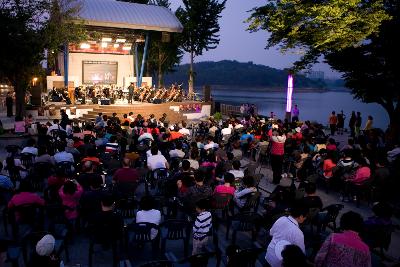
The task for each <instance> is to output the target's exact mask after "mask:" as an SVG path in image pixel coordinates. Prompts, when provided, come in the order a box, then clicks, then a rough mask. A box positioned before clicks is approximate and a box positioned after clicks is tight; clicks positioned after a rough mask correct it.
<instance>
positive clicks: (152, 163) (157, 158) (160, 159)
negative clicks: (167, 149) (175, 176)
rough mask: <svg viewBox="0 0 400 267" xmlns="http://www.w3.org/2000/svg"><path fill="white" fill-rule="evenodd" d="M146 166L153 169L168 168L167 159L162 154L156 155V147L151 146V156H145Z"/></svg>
mask: <svg viewBox="0 0 400 267" xmlns="http://www.w3.org/2000/svg"><path fill="white" fill-rule="evenodd" d="M147 167H148V168H149V169H150V170H151V171H154V170H155V169H161V168H166V169H168V168H169V165H168V162H167V159H166V158H165V157H164V156H163V155H158V148H157V147H152V148H151V156H150V157H148V158H147Z"/></svg>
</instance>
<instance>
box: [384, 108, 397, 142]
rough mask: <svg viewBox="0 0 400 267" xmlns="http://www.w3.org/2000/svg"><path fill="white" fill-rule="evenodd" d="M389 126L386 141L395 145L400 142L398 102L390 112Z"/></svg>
mask: <svg viewBox="0 0 400 267" xmlns="http://www.w3.org/2000/svg"><path fill="white" fill-rule="evenodd" d="M388 114H389V123H390V124H389V127H388V130H387V132H386V143H387V144H388V145H389V146H390V145H395V144H399V143H400V103H397V104H396V108H395V109H394V111H392V112H389V111H388Z"/></svg>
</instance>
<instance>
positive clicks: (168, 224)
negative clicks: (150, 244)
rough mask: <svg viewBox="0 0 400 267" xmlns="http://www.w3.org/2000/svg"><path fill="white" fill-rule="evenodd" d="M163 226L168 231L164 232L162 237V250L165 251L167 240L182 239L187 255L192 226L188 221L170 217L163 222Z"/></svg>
mask: <svg viewBox="0 0 400 267" xmlns="http://www.w3.org/2000/svg"><path fill="white" fill-rule="evenodd" d="M162 227H163V228H164V229H165V230H166V233H162V238H161V250H162V251H163V252H165V247H166V242H167V240H182V241H183V246H184V255H185V257H186V256H187V254H188V251H189V238H190V228H189V226H188V223H187V221H185V220H178V219H170V220H167V221H165V222H164V223H163V224H162Z"/></svg>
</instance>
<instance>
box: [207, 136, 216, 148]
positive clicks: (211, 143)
mask: <svg viewBox="0 0 400 267" xmlns="http://www.w3.org/2000/svg"><path fill="white" fill-rule="evenodd" d="M214 148H218V144H216V143H214V141H213V138H212V137H211V136H209V137H208V139H207V145H205V146H204V150H208V149H214Z"/></svg>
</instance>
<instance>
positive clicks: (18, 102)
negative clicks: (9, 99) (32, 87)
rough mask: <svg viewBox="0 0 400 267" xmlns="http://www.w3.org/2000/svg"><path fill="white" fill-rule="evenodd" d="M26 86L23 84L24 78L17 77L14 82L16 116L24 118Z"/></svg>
mask: <svg viewBox="0 0 400 267" xmlns="http://www.w3.org/2000/svg"><path fill="white" fill-rule="evenodd" d="M25 89H26V88H25V87H24V86H23V84H22V79H19V78H17V79H16V81H15V83H14V91H15V116H16V117H17V116H20V117H21V118H23V117H24V116H25Z"/></svg>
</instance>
